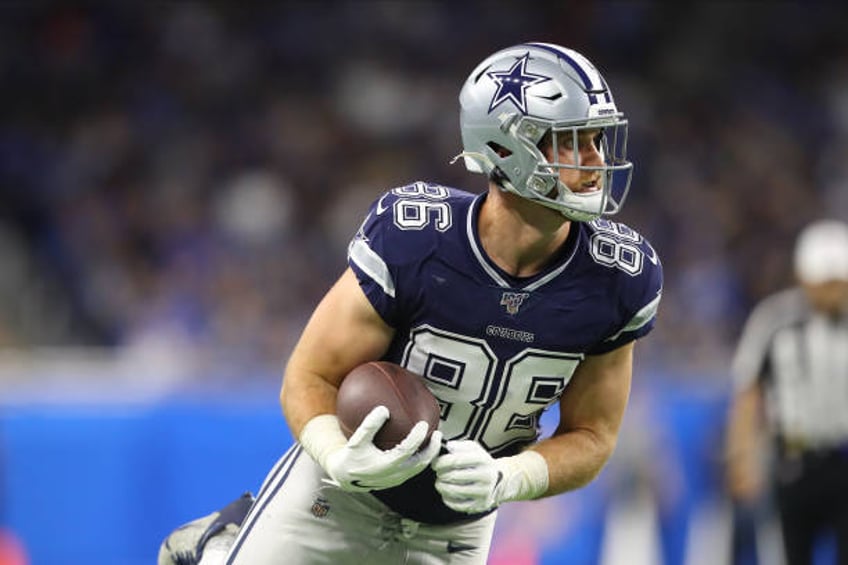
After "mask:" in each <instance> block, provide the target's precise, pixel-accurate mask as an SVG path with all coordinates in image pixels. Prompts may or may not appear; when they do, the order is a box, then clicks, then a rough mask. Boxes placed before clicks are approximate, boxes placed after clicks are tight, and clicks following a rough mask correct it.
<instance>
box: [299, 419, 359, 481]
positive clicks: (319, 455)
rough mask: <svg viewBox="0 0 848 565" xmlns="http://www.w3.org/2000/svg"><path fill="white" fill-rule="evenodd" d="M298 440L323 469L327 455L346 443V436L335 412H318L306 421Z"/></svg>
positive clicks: (325, 467) (325, 465)
mask: <svg viewBox="0 0 848 565" xmlns="http://www.w3.org/2000/svg"><path fill="white" fill-rule="evenodd" d="M298 441H300V445H302V446H303V449H305V450H306V453H308V454H309V455H310V456H311V457H312V458H313V459H314V460H315V461H317V462H318V464H319V465H321V467H322V468H323V469H325V470H326V469H327V457H329V455H330V454H331V453H333V452H334V451H336V450H337V449H340V448H342V447H344V446H345V445H346V444H347V438H345V436H344V434H343V433H342V429H341V427H340V426H339V419H338V417H336V415H335V414H319V415H318V416H315V417H314V418H312V419H311V420H309V421H308V422H306V425H305V426H303V429H302V430H301V431H300V437H299V438H298Z"/></svg>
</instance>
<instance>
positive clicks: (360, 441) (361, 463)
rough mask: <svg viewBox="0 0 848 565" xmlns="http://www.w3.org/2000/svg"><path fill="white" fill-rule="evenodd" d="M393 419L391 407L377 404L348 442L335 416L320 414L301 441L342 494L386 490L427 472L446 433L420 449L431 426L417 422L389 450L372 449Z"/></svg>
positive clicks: (435, 436) (313, 420)
mask: <svg viewBox="0 0 848 565" xmlns="http://www.w3.org/2000/svg"><path fill="white" fill-rule="evenodd" d="M388 419H389V409H388V408H386V407H385V406H377V407H375V408H374V409H373V410H371V412H369V413H368V415H367V416H365V418H363V420H362V422H361V423H360V424H359V427H358V428H356V431H354V432H353V435H351V436H350V439H348V440H345V438H344V435H342V433H341V428H339V424H338V419H337V418H336V416H334V415H329V414H325V415H322V416H316V417H315V418H313V419H312V420H310V421H309V422H307V424H306V426H304V428H303V431H302V432H301V434H300V443H301V444H302V445H303V447H304V449H306V451H307V452H308V453H309V454H310V455H312V457H313V458H314V459H315V460H316V461H318V464H319V465H321V467H323V468H324V470H325V471H326V472H327V474H328V475H329V476H330V479H332V481H333V483H334V484H336V485H338V486H339V487H341V488H342V489H343V490H346V491H350V492H362V491H370V490H382V489H387V488H390V487H394V486H397V485H399V484H401V483H403V482H406V481H407V480H408V479H410V478H411V477H413V476H415V475H417V474H418V473H420V472H421V471H423V470H424V469H425V468H427V466H428V465H429V464H430V462H431V461H432V460H433V459H434V458H435V457H436V455H438V453H439V449H440V448H441V443H442V433H441V432H440V431H439V430H434V431H433V433H432V435H431V436H430V443H429V444H427V446H426V447H425V448H424V449H422V450H421V451H418V449H419V447H421V444H422V443H424V440H425V438H426V436H427V429H428V424H427V422H424V421H421V422H418V423H417V424H415V426H414V427H413V428H412V430H410V432H409V434H408V435H407V436H406V437H405V438H404V439H403V441H401V442H400V443H399V444H397V445H396V446H395V447H393V448H392V449H390V450H388V451H383V450H382V449H380V448H378V447H377V446H376V445H374V442H373V440H374V436H375V435H376V434H377V432H378V431H379V430H380V428H381V427H382V426H383V424H385V423H386V420H388Z"/></svg>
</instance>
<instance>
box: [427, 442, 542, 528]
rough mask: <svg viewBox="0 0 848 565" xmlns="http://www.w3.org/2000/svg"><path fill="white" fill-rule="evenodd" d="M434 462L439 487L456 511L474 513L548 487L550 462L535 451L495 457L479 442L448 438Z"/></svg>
mask: <svg viewBox="0 0 848 565" xmlns="http://www.w3.org/2000/svg"><path fill="white" fill-rule="evenodd" d="M446 447H447V449H448V453H446V454H444V455H441V456H439V457H438V458H436V460H435V461H434V462H433V470H434V471H435V472H436V490H437V491H438V492H439V494H441V495H442V500H443V501H444V503H445V504H446V505H447V506H448V507H449V508H452V509H453V510H456V511H458V512H465V513H468V514H475V513H478V512H485V511H486V510H490V509H492V508H494V507H496V506H498V505H499V504H501V503H503V502H508V501H511V500H529V499H532V498H538V497H539V496H541V495H542V494H544V493H545V491H547V490H548V465H547V463H546V462H545V458H544V457H542V455H541V454H539V453H537V452H535V451H524V452H522V453H520V454H518V455H513V456H512V457H502V458H498V459H495V458H493V457H492V456H491V455H489V453H488V452H487V451H486V450H485V449H484V448H483V446H482V445H480V444H479V443H477V442H476V441H471V440H459V441H449V442H447V445H446Z"/></svg>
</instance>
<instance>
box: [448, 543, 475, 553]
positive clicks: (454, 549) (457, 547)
mask: <svg viewBox="0 0 848 565" xmlns="http://www.w3.org/2000/svg"><path fill="white" fill-rule="evenodd" d="M472 549H477V547H476V546H473V545H468V544H467V543H460V542H458V541H453V540H450V541H449V542H448V553H459V552H461V551H471V550H472Z"/></svg>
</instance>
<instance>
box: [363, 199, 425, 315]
mask: <svg viewBox="0 0 848 565" xmlns="http://www.w3.org/2000/svg"><path fill="white" fill-rule="evenodd" d="M397 199H398V196H397V195H396V194H394V193H393V192H392V191H390V192H386V193H384V194H383V195H381V196H380V197H379V198H378V199H377V200H375V201H374V202H373V203H372V204H371V207H370V208H369V210H368V214H367V215H366V217H365V220H363V222H362V225H361V226H360V227H359V230H358V231H357V233H356V235H354V237H353V239H352V240H351V242H350V245H349V246H348V256H347V261H348V265H349V266H350V268H351V269H352V270H353V272H354V273H355V274H356V277H357V279H358V281H359V285H360V287H361V288H362V290H363V292H364V293H365V296H367V297H368V300H369V301H370V302H371V305H372V306H373V307H374V309H375V310H376V311H377V312H378V313H379V314H380V316H381V317H382V318H383V320H384V321H385V322H386V323H387V324H389V325H390V326H392V327H398V325H399V322H400V320H401V319H402V318H403V317H404V316H405V315H407V313H408V312H407V310H408V309H409V308H410V307H411V305H412V303H413V301H414V296H412V295H413V294H414V288H412V287H413V286H414V285H412V284H409V283H410V282H411V281H410V280H409V279H410V277H414V270H415V264H416V263H417V262H419V261H421V260H422V257H423V256H424V255H426V254H427V253H428V252H429V250H430V249H431V247H432V245H431V242H429V241H427V240H426V238H425V237H423V234H422V233H420V232H409V231H405V230H401V229H400V228H399V227H398V225H397V224H396V223H395V222H394V210H393V205H394V203H395V201H397Z"/></svg>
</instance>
